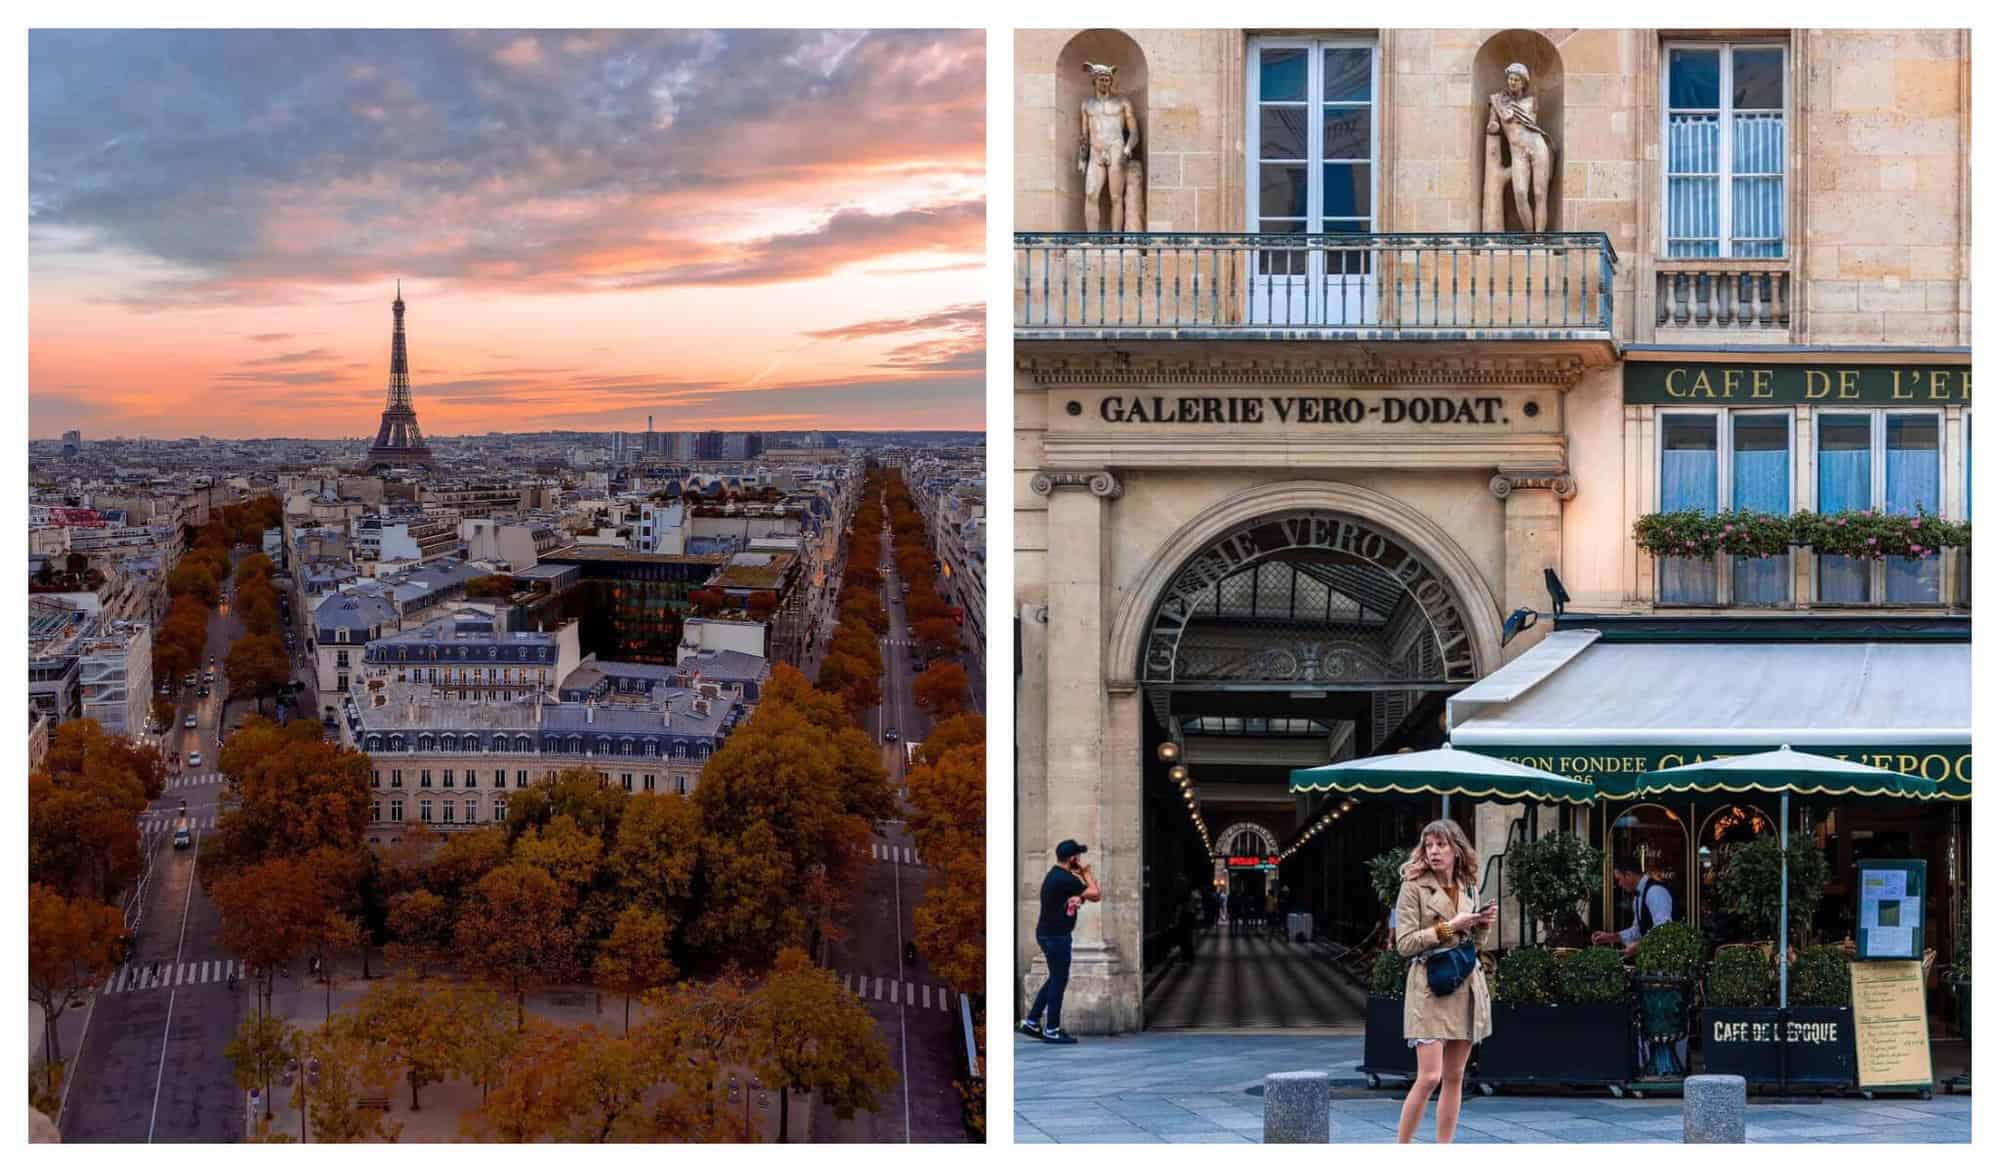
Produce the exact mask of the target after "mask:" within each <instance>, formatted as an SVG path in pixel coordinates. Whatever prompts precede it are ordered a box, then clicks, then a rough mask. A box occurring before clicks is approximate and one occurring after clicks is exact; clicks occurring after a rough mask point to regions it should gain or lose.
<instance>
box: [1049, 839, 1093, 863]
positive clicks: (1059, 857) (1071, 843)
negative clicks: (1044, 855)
mask: <svg viewBox="0 0 2000 1172" xmlns="http://www.w3.org/2000/svg"><path fill="white" fill-rule="evenodd" d="M1089 849H1090V848H1089V847H1087V846H1085V845H1083V844H1082V843H1080V842H1078V841H1077V840H1075V839H1074V838H1065V839H1063V840H1062V841H1061V842H1059V843H1057V844H1056V862H1058V863H1067V862H1069V861H1070V860H1071V859H1073V858H1075V857H1076V856H1078V855H1080V854H1082V853H1083V852H1085V851H1087V850H1089Z"/></svg>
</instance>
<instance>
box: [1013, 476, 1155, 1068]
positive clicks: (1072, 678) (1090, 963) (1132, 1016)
mask: <svg viewBox="0 0 2000 1172" xmlns="http://www.w3.org/2000/svg"><path fill="white" fill-rule="evenodd" d="M1029 487H1030V488H1032V489H1033V490H1034V491H1035V492H1036V493H1037V494H1039V495H1042V496H1044V497H1047V498H1048V502H1049V506H1048V512H1049V518H1048V547H1049V553H1048V623H1047V625H1046V631H1045V633H1044V634H1045V638H1046V643H1045V648H1046V653H1045V654H1046V660H1045V661H1046V664H1047V672H1048V675H1047V733H1046V736H1047V760H1048V767H1047V772H1046V775H1045V778H1046V780H1045V785H1046V789H1045V790H1044V798H1043V808H1044V810H1045V814H1044V817H1043V835H1044V837H1045V838H1046V839H1047V841H1046V842H1042V843H1039V844H1037V843H1030V842H1022V843H1021V849H1022V856H1023V859H1024V860H1025V859H1027V858H1031V857H1033V856H1034V852H1035V850H1036V848H1037V847H1038V846H1039V848H1040V851H1041V852H1042V853H1041V858H1042V860H1044V861H1043V864H1042V866H1041V868H1039V869H1040V870H1045V869H1046V867H1047V865H1048V862H1049V861H1050V860H1052V859H1053V857H1054V856H1053V853H1052V852H1053V850H1054V847H1055V844H1056V843H1057V842H1060V841H1061V840H1063V839H1065V838H1074V839H1077V840H1078V841H1080V842H1082V843H1084V844H1085V845H1087V846H1088V847H1089V848H1090V858H1091V859H1093V860H1094V862H1093V863H1092V866H1093V868H1094V869H1095V871H1096V873H1097V880H1098V883H1099V885H1100V886H1101V887H1102V888H1103V889H1104V893H1105V901H1106V902H1105V903H1102V904H1085V905H1084V906H1083V909H1082V911H1081V912H1079V913H1078V915H1077V921H1076V932H1075V934H1074V936H1073V937H1072V938H1071V940H1072V949H1073V954H1072V960H1071V964H1070V979H1069V989H1068V992H1067V993H1066V994H1065V996H1064V999H1063V1026H1064V1028H1066V1029H1069V1030H1071V1031H1072V1032H1075V1033H1079V1034H1105V1033H1114V1032H1118V1031H1120V1030H1129V1029H1132V1028H1134V1027H1135V1026H1136V1025H1137V1024H1138V1015H1137V1012H1136V1006H1133V1005H1131V1004H1130V1002H1131V998H1130V996H1129V994H1128V992H1127V991H1126V990H1125V988H1124V987H1125V986H1127V985H1131V986H1134V987H1135V988H1136V986H1137V984H1138V980H1137V975H1136V972H1132V973H1128V972H1127V971H1126V969H1127V968H1128V967H1129V959H1128V957H1127V956H1126V955H1125V952H1124V950H1122V949H1121V948H1120V947H1119V945H1118V942H1117V940H1116V936H1115V934H1113V933H1111V932H1108V931H1107V920H1110V921H1113V922H1116V921H1119V920H1122V919H1123V917H1124V916H1125V915H1127V914H1130V915H1136V904H1137V901H1138V897H1139V895H1138V892H1139V867H1140V856H1139V843H1138V837H1139V836H1138V832H1137V826H1138V824H1137V819H1136V818H1133V819H1131V820H1130V821H1131V823H1132V825H1131V827H1130V828H1129V829H1128V830H1127V831H1126V832H1125V833H1123V834H1120V833H1118V832H1117V830H1118V828H1117V827H1116V826H1114V823H1122V822H1123V821H1126V820H1125V819H1120V818H1115V817H1113V816H1112V815H1111V812H1110V811H1109V810H1107V808H1106V805H1105V774H1104V765H1105V748H1106V746H1105V739H1106V738H1105V733H1106V705H1105V699H1106V697H1105V687H1104V678H1105V671H1104V610H1103V587H1104V563H1105V557H1104V535H1105V513H1106V509H1107V505H1108V502H1110V501H1112V500H1115V499H1116V498H1117V497H1118V495H1119V493H1120V491H1121V488H1120V485H1119V483H1118V480H1117V478H1116V477H1114V476H1113V475H1112V474H1111V473H1109V472H1095V471H1090V472H1039V473H1037V474H1036V475H1035V476H1034V477H1033V479H1032V480H1031V481H1030V482H1029ZM1135 760H1136V758H1135ZM1028 878H1030V877H1029V876H1027V875H1024V876H1023V879H1024V880H1026V879H1028ZM1035 881H1036V882H1037V883H1038V882H1039V876H1036V877H1035ZM1120 901H1123V903H1124V911H1123V912H1120V911H1119V907H1120ZM1044 979H1046V969H1045V968H1044V966H1043V963H1042V961H1041V959H1040V958H1039V957H1037V958H1036V960H1035V961H1034V963H1033V964H1031V965H1030V967H1029V972H1028V978H1027V980H1026V981H1025V982H1024V985H1025V989H1024V991H1025V992H1026V993H1027V994H1028V995H1030V996H1032V995H1033V992H1034V990H1035V989H1037V988H1039V987H1040V983H1041V981H1042V980H1044Z"/></svg>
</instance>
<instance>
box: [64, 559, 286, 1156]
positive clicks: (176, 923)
mask: <svg viewBox="0 0 2000 1172" xmlns="http://www.w3.org/2000/svg"><path fill="white" fill-rule="evenodd" d="M237 560H240V557H239V558H238V559H237ZM239 633H240V627H239V624H238V623H237V621H236V620H235V619H234V618H233V617H232V616H230V615H229V614H228V608H227V606H224V607H223V608H222V612H221V613H219V614H217V615H215V616H213V617H211V618H210V620H209V630H208V642H207V651H206V655H205V656H204V666H205V665H206V656H213V657H214V659H215V665H216V678H215V682H214V683H213V684H212V685H210V688H209V695H208V696H206V697H202V696H199V695H197V694H196V690H195V689H193V688H188V687H185V686H183V685H182V684H181V683H180V681H178V680H177V681H175V682H174V683H175V688H174V690H175V697H176V708H175V711H174V725H173V727H172V728H171V729H169V730H168V731H167V732H166V733H165V734H164V735H163V736H162V737H161V738H160V741H161V745H162V748H163V749H165V750H167V751H168V756H169V758H170V759H171V760H172V761H173V762H175V764H174V765H172V766H170V772H169V775H168V779H167V786H166V789H165V790H164V791H163V792H162V793H161V795H160V797H159V799H158V800H157V801H155V802H153V803H152V804H151V805H150V806H149V807H147V809H146V811H145V813H143V814H142V815H140V819H139V827H140V834H141V842H142V844H143V846H144V849H145V851H146V858H147V860H148V863H147V870H146V872H145V878H144V879H143V880H141V883H140V889H139V895H138V899H137V906H136V909H135V916H136V923H135V924H134V937H133V947H132V952H131V955H130V957H129V959H128V962H127V964H126V965H125V966H124V967H123V968H121V969H120V970H119V971H118V972H117V973H116V974H115V975H113V976H112V977H111V979H110V980H109V981H107V982H106V984H105V985H104V986H103V987H102V988H100V989H99V990H98V991H97V993H96V995H95V997H94V998H93V1002H92V1005H91V1006H90V1008H89V1010H88V1011H87V1013H86V1014H76V1013H75V1012H74V1011H72V1013H71V1014H69V1015H66V1016H65V1018H64V1023H63V1024H64V1026H65V1027H66V1028H65V1030H64V1033H65V1035H66V1038H65V1045H66V1048H67V1051H68V1052H69V1053H71V1054H72V1055H73V1061H72V1070H71V1075H70V1079H69V1093H68V1095H67V1097H66V1098H65V1100H64V1104H63V1110H62V1116H61V1119H60V1120H59V1123H60V1126H61V1130H62V1134H63V1138H64V1139H65V1140H69V1141H72V1142H81V1141H92V1140H99V1141H118V1142H145V1141H148V1140H193V1141H200V1142H207V1143H214V1142H233V1141H235V1140H238V1139H241V1138H242V1134H243V1116H242V1098H241V1093H240V1092H239V1091H238V1090H237V1089H236V1084H235V1079H234V1076H233V1074H232V1072H231V1070H230V1066H229V1060H228V1059H227V1058H225V1057H223V1053H222V1049H223V1047H224V1046H225V1045H227V1044H228V1042H229V1040H230V1038H232V1037H234V1036H235V1033H236V1023H237V1021H238V1020H239V1018H240V1017H241V1015H242V1012H243V1009H244V1006H245V1005H246V1002H245V1001H244V1000H243V998H245V997H247V996H248V989H249V986H248V983H247V982H244V981H241V980H240V979H239V981H238V988H236V989H231V988H230V987H229V980H228V978H229V976H230V975H237V976H239V978H240V972H239V971H238V969H239V966H237V965H236V963H235V961H234V958H232V957H230V956H227V955H226V954H225V953H224V952H223V951H222V947H221V943H220V940H219V937H220V934H221V930H222V921H221V917H220V916H219V915H218V914H217V912H216V910H215V905H214V904H213V903H211V902H210V901H209V899H208V896H207V894H206V893H205V892H203V891H202V890H201V885H200V884H199V883H198V882H197V881H196V879H195V874H194V862H195V856H196V854H197V853H198V852H199V850H200V847H201V836H202V834H203V833H204V832H205V831H212V830H213V829H214V826H215V818H216V815H217V813H218V812H219V809H220V803H221V798H222V774H221V773H220V772H219V770H218V766H217V764H216V753H217V750H218V746H217V742H216V732H217V728H218V722H219V721H220V719H221V716H222V711H223V696H224V695H225V694H226V693H227V691H228V685H227V681H226V680H225V678H224V673H223V669H222V665H223V661H224V659H225V657H226V656H227V654H228V650H229V643H230V641H231V640H233V639H234V638H235V637H236V636H237V635H238V634H239ZM189 713H193V714H194V716H195V718H196V727H195V728H193V729H187V728H184V727H183V723H184V721H185V718H186V717H187V715H188V714H189ZM193 752H199V753H200V754H201V762H202V763H201V764H200V765H199V766H193V765H190V764H188V761H189V754H190V753H193ZM183 802H185V803H186V816H187V818H188V821H189V828H190V832H191V835H192V837H193V842H192V844H191V846H190V847H189V848H186V849H181V850H176V849H174V846H173V827H174V823H175V822H176V821H177V820H178V819H179V818H180V816H181V808H182V803H183ZM155 965H157V966H158V967H157V969H156V968H155ZM72 1019H76V1020H77V1021H78V1022H80V1024H79V1025H76V1026H74V1027H72V1026H71V1021H72ZM70 1028H75V1029H77V1030H78V1032H80V1033H81V1035H82V1038H81V1044H80V1048H79V1045H78V1043H77V1042H76V1041H74V1040H71V1039H69V1038H68V1037H67V1035H68V1034H69V1032H70Z"/></svg>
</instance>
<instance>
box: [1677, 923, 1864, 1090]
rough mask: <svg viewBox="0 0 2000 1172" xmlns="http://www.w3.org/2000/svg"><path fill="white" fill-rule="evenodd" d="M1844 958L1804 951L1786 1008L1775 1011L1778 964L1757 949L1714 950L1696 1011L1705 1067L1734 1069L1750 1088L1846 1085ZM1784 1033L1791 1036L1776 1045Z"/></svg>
mask: <svg viewBox="0 0 2000 1172" xmlns="http://www.w3.org/2000/svg"><path fill="white" fill-rule="evenodd" d="M1847 963H1848V962H1847V954H1846V953H1845V952H1844V951H1842V950H1841V949H1840V948H1838V947H1835V946H1833V945H1820V946H1816V947H1810V948H1806V949H1802V950H1801V951H1800V953H1799V957H1798V960H1797V962H1796V963H1795V964H1794V966H1793V968H1792V971H1791V975H1790V988H1789V993H1790V997H1789V1000H1790V1002H1791V1004H1790V1007H1789V1008H1786V1009H1782V1010H1781V1009H1779V1008H1777V1000H1778V981H1777V971H1776V966H1775V965H1774V963H1773V961H1772V959H1771V957H1769V956H1767V955H1766V954H1765V953H1764V950H1763V949H1761V948H1759V947H1757V946H1755V945H1748V944H1739V945H1731V946H1729V947H1726V948H1718V949H1716V950H1715V959H1714V960H1713V961H1711V962H1710V963H1709V966H1708V983H1707V997H1706V1002H1707V1003H1706V1004H1705V1005H1704V1006H1703V1007H1702V1011H1701V1045H1702V1066H1703V1068H1704V1069H1705V1070H1706V1071H1707V1072H1708V1073H1710V1074H1740V1075H1742V1076H1743V1079H1744V1081H1745V1082H1748V1083H1750V1084H1751V1085H1753V1086H1773V1085H1778V1084H1780V1083H1782V1084H1784V1085H1786V1086H1801V1087H1844V1086H1850V1085H1852V1084H1853V1082H1854V1069H1855V1061H1854V1010H1853V1009H1852V1008H1851V1007H1850V1006H1849V1004H1848V978H1847ZM1783 1038H1789V1039H1790V1041H1789V1044H1787V1045H1784V1046H1782V1047H1781V1046H1780V1045H1779V1041H1780V1039H1783ZM1781 1050H1782V1053H1781Z"/></svg>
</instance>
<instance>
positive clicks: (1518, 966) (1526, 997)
mask: <svg viewBox="0 0 2000 1172" xmlns="http://www.w3.org/2000/svg"><path fill="white" fill-rule="evenodd" d="M1556 967H1557V966H1556V956H1555V953H1553V952H1550V951H1549V950H1548V949H1546V948H1538V947H1533V946H1530V947H1527V948H1516V949H1515V950H1514V951H1512V952H1510V953H1508V954H1507V955H1505V956H1503V957H1501V958H1500V963H1499V964H1497V965H1495V966H1494V968H1493V1000H1495V1001H1496V1002H1499V1003H1500V1004H1502V1005H1548V1004H1550V1003H1552V1002H1554V1001H1555V999H1556V989H1557V973H1556Z"/></svg>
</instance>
